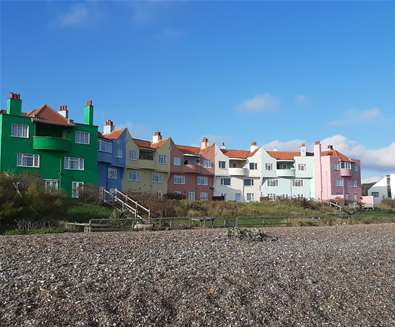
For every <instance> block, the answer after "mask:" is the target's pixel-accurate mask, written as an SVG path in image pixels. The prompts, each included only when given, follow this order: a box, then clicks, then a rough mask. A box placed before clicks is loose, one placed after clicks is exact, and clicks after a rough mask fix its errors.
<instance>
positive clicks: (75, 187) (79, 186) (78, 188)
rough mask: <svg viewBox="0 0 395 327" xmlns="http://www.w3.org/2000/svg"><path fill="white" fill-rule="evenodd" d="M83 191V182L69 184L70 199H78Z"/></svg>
mask: <svg viewBox="0 0 395 327" xmlns="http://www.w3.org/2000/svg"><path fill="white" fill-rule="evenodd" d="M83 190H84V183H83V182H72V183H71V197H72V198H74V199H78V198H79V197H80V195H81V192H82V191H83Z"/></svg>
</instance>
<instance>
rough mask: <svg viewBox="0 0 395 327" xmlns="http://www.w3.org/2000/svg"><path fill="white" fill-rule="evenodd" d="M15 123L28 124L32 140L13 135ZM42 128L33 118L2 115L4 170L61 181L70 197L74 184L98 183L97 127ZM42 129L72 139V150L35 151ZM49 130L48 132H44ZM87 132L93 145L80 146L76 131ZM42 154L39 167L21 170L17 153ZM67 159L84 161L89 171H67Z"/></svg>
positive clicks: (0, 132) (0, 135) (0, 165)
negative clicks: (34, 146) (35, 143)
mask: <svg viewBox="0 0 395 327" xmlns="http://www.w3.org/2000/svg"><path fill="white" fill-rule="evenodd" d="M14 123H22V124H27V125H28V126H29V138H19V137H12V136H11V126H12V124H14ZM43 127H44V125H39V124H37V123H34V122H32V120H31V118H28V117H24V116H18V115H9V114H3V115H0V141H1V142H0V143H1V145H0V171H3V172H10V173H32V174H37V175H39V176H41V177H42V178H43V179H57V180H59V186H60V188H62V189H63V190H64V191H65V192H66V193H67V194H69V195H71V188H72V182H73V181H76V182H84V183H85V184H93V185H96V183H97V143H98V139H97V126H93V125H84V124H76V126H75V127H74V128H66V127H58V126H53V125H46V126H45V128H43ZM38 130H40V131H41V132H40V134H41V135H43V134H45V132H47V133H48V134H47V135H51V136H63V137H65V138H66V139H68V140H69V142H70V144H71V147H70V151H69V152H63V151H56V150H34V149H33V138H34V136H35V135H36V132H37V131H38ZM44 131H45V132H44ZM76 131H86V132H89V133H90V144H89V145H87V144H76V143H75V132H76ZM18 153H28V154H39V155H40V167H39V168H25V167H17V165H16V162H17V154H18ZM64 157H78V158H84V160H85V169H84V170H83V171H77V170H65V169H64V168H63V167H64Z"/></svg>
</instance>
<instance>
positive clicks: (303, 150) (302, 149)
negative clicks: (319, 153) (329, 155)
mask: <svg viewBox="0 0 395 327" xmlns="http://www.w3.org/2000/svg"><path fill="white" fill-rule="evenodd" d="M306 155H307V148H306V144H302V145H301V146H300V156H301V157H306Z"/></svg>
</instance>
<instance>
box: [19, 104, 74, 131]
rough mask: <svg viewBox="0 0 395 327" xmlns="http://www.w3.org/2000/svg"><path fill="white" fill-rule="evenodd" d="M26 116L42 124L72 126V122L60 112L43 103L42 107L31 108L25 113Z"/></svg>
mask: <svg viewBox="0 0 395 327" xmlns="http://www.w3.org/2000/svg"><path fill="white" fill-rule="evenodd" d="M26 117H30V118H33V119H34V120H35V121H37V122H39V123H43V124H51V125H60V126H68V127H73V126H75V125H74V124H72V123H70V122H69V121H68V119H66V118H65V117H63V116H62V115H61V114H59V113H58V112H56V111H55V110H53V109H52V108H51V107H50V106H48V105H46V104H45V105H43V106H42V107H40V108H38V109H36V110H33V111H32V112H29V113H28V114H26Z"/></svg>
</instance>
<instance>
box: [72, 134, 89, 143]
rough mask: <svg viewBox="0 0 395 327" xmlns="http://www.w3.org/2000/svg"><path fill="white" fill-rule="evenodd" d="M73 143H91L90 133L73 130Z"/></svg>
mask: <svg viewBox="0 0 395 327" xmlns="http://www.w3.org/2000/svg"><path fill="white" fill-rule="evenodd" d="M75 143H76V144H91V133H89V132H86V131H76V132H75Z"/></svg>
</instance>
